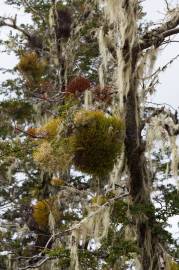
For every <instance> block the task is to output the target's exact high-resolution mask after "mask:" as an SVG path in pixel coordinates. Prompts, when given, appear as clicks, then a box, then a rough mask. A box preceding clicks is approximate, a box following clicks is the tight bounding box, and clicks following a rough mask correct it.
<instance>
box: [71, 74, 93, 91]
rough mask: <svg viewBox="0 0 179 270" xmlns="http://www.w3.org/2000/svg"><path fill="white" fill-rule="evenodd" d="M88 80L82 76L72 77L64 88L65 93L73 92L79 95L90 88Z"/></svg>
mask: <svg viewBox="0 0 179 270" xmlns="http://www.w3.org/2000/svg"><path fill="white" fill-rule="evenodd" d="M90 85H91V84H90V81H89V80H88V79H86V78H84V77H82V76H79V77H76V78H74V79H72V80H71V81H70V82H69V84H68V86H67V88H66V93H67V94H74V95H79V94H81V93H83V92H84V91H85V90H87V89H88V88H90Z"/></svg>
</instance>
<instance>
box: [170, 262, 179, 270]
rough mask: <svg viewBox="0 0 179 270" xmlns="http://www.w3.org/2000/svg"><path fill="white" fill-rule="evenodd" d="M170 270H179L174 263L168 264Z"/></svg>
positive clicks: (178, 265) (177, 265)
mask: <svg viewBox="0 0 179 270" xmlns="http://www.w3.org/2000/svg"><path fill="white" fill-rule="evenodd" d="M170 270H179V264H177V263H176V262H170Z"/></svg>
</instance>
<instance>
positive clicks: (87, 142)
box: [73, 111, 124, 176]
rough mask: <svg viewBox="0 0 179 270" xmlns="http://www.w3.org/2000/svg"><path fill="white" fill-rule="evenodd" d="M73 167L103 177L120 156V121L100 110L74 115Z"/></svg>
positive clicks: (122, 129)
mask: <svg viewBox="0 0 179 270" xmlns="http://www.w3.org/2000/svg"><path fill="white" fill-rule="evenodd" d="M74 124H75V127H76V128H75V136H74V142H73V143H74V165H75V167H76V168H77V169H78V170H80V171H82V172H84V173H88V174H91V175H97V176H100V175H105V174H107V173H109V172H110V171H111V170H112V169H113V166H114V163H115V161H116V160H117V158H118V157H119V156H120V154H121V150H122V145H123V137H124V125H123V122H122V120H121V119H118V118H116V117H114V116H105V114H104V113H103V112H101V111H80V112H78V113H77V114H76V115H75V119H74Z"/></svg>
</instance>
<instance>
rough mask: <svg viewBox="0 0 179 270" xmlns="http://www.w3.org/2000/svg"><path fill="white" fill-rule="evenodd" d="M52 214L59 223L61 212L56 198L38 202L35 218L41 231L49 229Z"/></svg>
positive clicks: (35, 207) (34, 212)
mask: <svg viewBox="0 0 179 270" xmlns="http://www.w3.org/2000/svg"><path fill="white" fill-rule="evenodd" d="M50 213H51V214H52V215H53V218H54V220H55V221H56V222H57V221H58V220H59V218H60V212H59V209H58V207H57V205H56V201H55V199H54V198H49V199H46V200H41V201H38V202H37V203H36V204H35V205H34V206H33V218H34V220H35V222H36V223H37V225H38V226H39V228H40V229H42V230H45V229H48V226H49V215H50Z"/></svg>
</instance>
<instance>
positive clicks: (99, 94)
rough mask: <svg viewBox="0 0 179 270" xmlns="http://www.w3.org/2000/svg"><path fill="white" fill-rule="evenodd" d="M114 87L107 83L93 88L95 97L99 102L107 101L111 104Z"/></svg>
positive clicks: (106, 102)
mask: <svg viewBox="0 0 179 270" xmlns="http://www.w3.org/2000/svg"><path fill="white" fill-rule="evenodd" d="M112 94H113V92H112V88H111V87H110V86H107V85H105V86H104V87H101V86H100V85H98V86H96V87H95V88H94V89H93V99H94V101H97V102H99V103H101V102H102V103H105V104H106V105H108V106H109V105H110V104H111V102H112Z"/></svg>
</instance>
